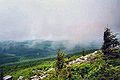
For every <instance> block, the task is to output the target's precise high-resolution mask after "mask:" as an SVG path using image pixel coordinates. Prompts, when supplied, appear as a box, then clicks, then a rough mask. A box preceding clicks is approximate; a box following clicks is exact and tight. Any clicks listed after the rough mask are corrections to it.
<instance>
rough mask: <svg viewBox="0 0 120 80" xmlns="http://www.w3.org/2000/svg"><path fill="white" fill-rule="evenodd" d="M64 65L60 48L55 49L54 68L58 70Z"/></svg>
mask: <svg viewBox="0 0 120 80" xmlns="http://www.w3.org/2000/svg"><path fill="white" fill-rule="evenodd" d="M63 66H64V53H63V52H62V51H61V50H58V51H57V61H56V68H57V69H58V70H60V69H62V68H63Z"/></svg>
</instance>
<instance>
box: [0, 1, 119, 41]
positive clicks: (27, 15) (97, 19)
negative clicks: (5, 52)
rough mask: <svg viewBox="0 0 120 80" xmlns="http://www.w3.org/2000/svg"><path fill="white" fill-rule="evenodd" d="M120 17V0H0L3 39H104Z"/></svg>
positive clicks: (0, 23) (115, 26)
mask: <svg viewBox="0 0 120 80" xmlns="http://www.w3.org/2000/svg"><path fill="white" fill-rule="evenodd" d="M119 21H120V1H119V0H0V40H32V39H45V40H70V41H72V42H75V43H76V42H80V43H83V42H87V41H88V42H89V41H100V40H101V41H102V35H103V31H104V27H105V26H106V25H107V24H109V26H110V27H111V28H112V29H113V30H115V31H117V32H119V30H120V22H119Z"/></svg>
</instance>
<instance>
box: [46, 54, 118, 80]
mask: <svg viewBox="0 0 120 80" xmlns="http://www.w3.org/2000/svg"><path fill="white" fill-rule="evenodd" d="M71 58H72V57H71ZM89 58H91V60H90V61H87V62H83V63H75V64H72V65H71V71H70V72H68V68H67V67H65V68H64V69H63V70H61V72H60V74H59V77H58V76H55V74H56V73H55V71H53V72H52V73H50V76H49V77H47V78H45V80H50V79H52V80H66V79H68V78H69V77H68V74H70V73H71V78H70V79H69V80H119V79H120V59H119V58H114V59H106V56H104V55H103V54H102V53H100V52H98V53H97V54H95V55H94V56H90V57H89Z"/></svg>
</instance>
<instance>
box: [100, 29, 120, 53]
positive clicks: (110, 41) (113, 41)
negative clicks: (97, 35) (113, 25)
mask: <svg viewBox="0 0 120 80" xmlns="http://www.w3.org/2000/svg"><path fill="white" fill-rule="evenodd" d="M119 45H120V43H119V41H118V39H117V38H116V34H114V33H112V32H111V31H110V29H109V28H106V29H105V32H104V43H103V46H102V51H103V52H104V54H110V49H114V48H115V47H117V46H119Z"/></svg>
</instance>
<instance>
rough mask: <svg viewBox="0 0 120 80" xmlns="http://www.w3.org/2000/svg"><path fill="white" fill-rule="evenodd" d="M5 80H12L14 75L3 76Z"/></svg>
mask: <svg viewBox="0 0 120 80" xmlns="http://www.w3.org/2000/svg"><path fill="white" fill-rule="evenodd" d="M3 80H12V76H10V75H7V76H5V77H3Z"/></svg>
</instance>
